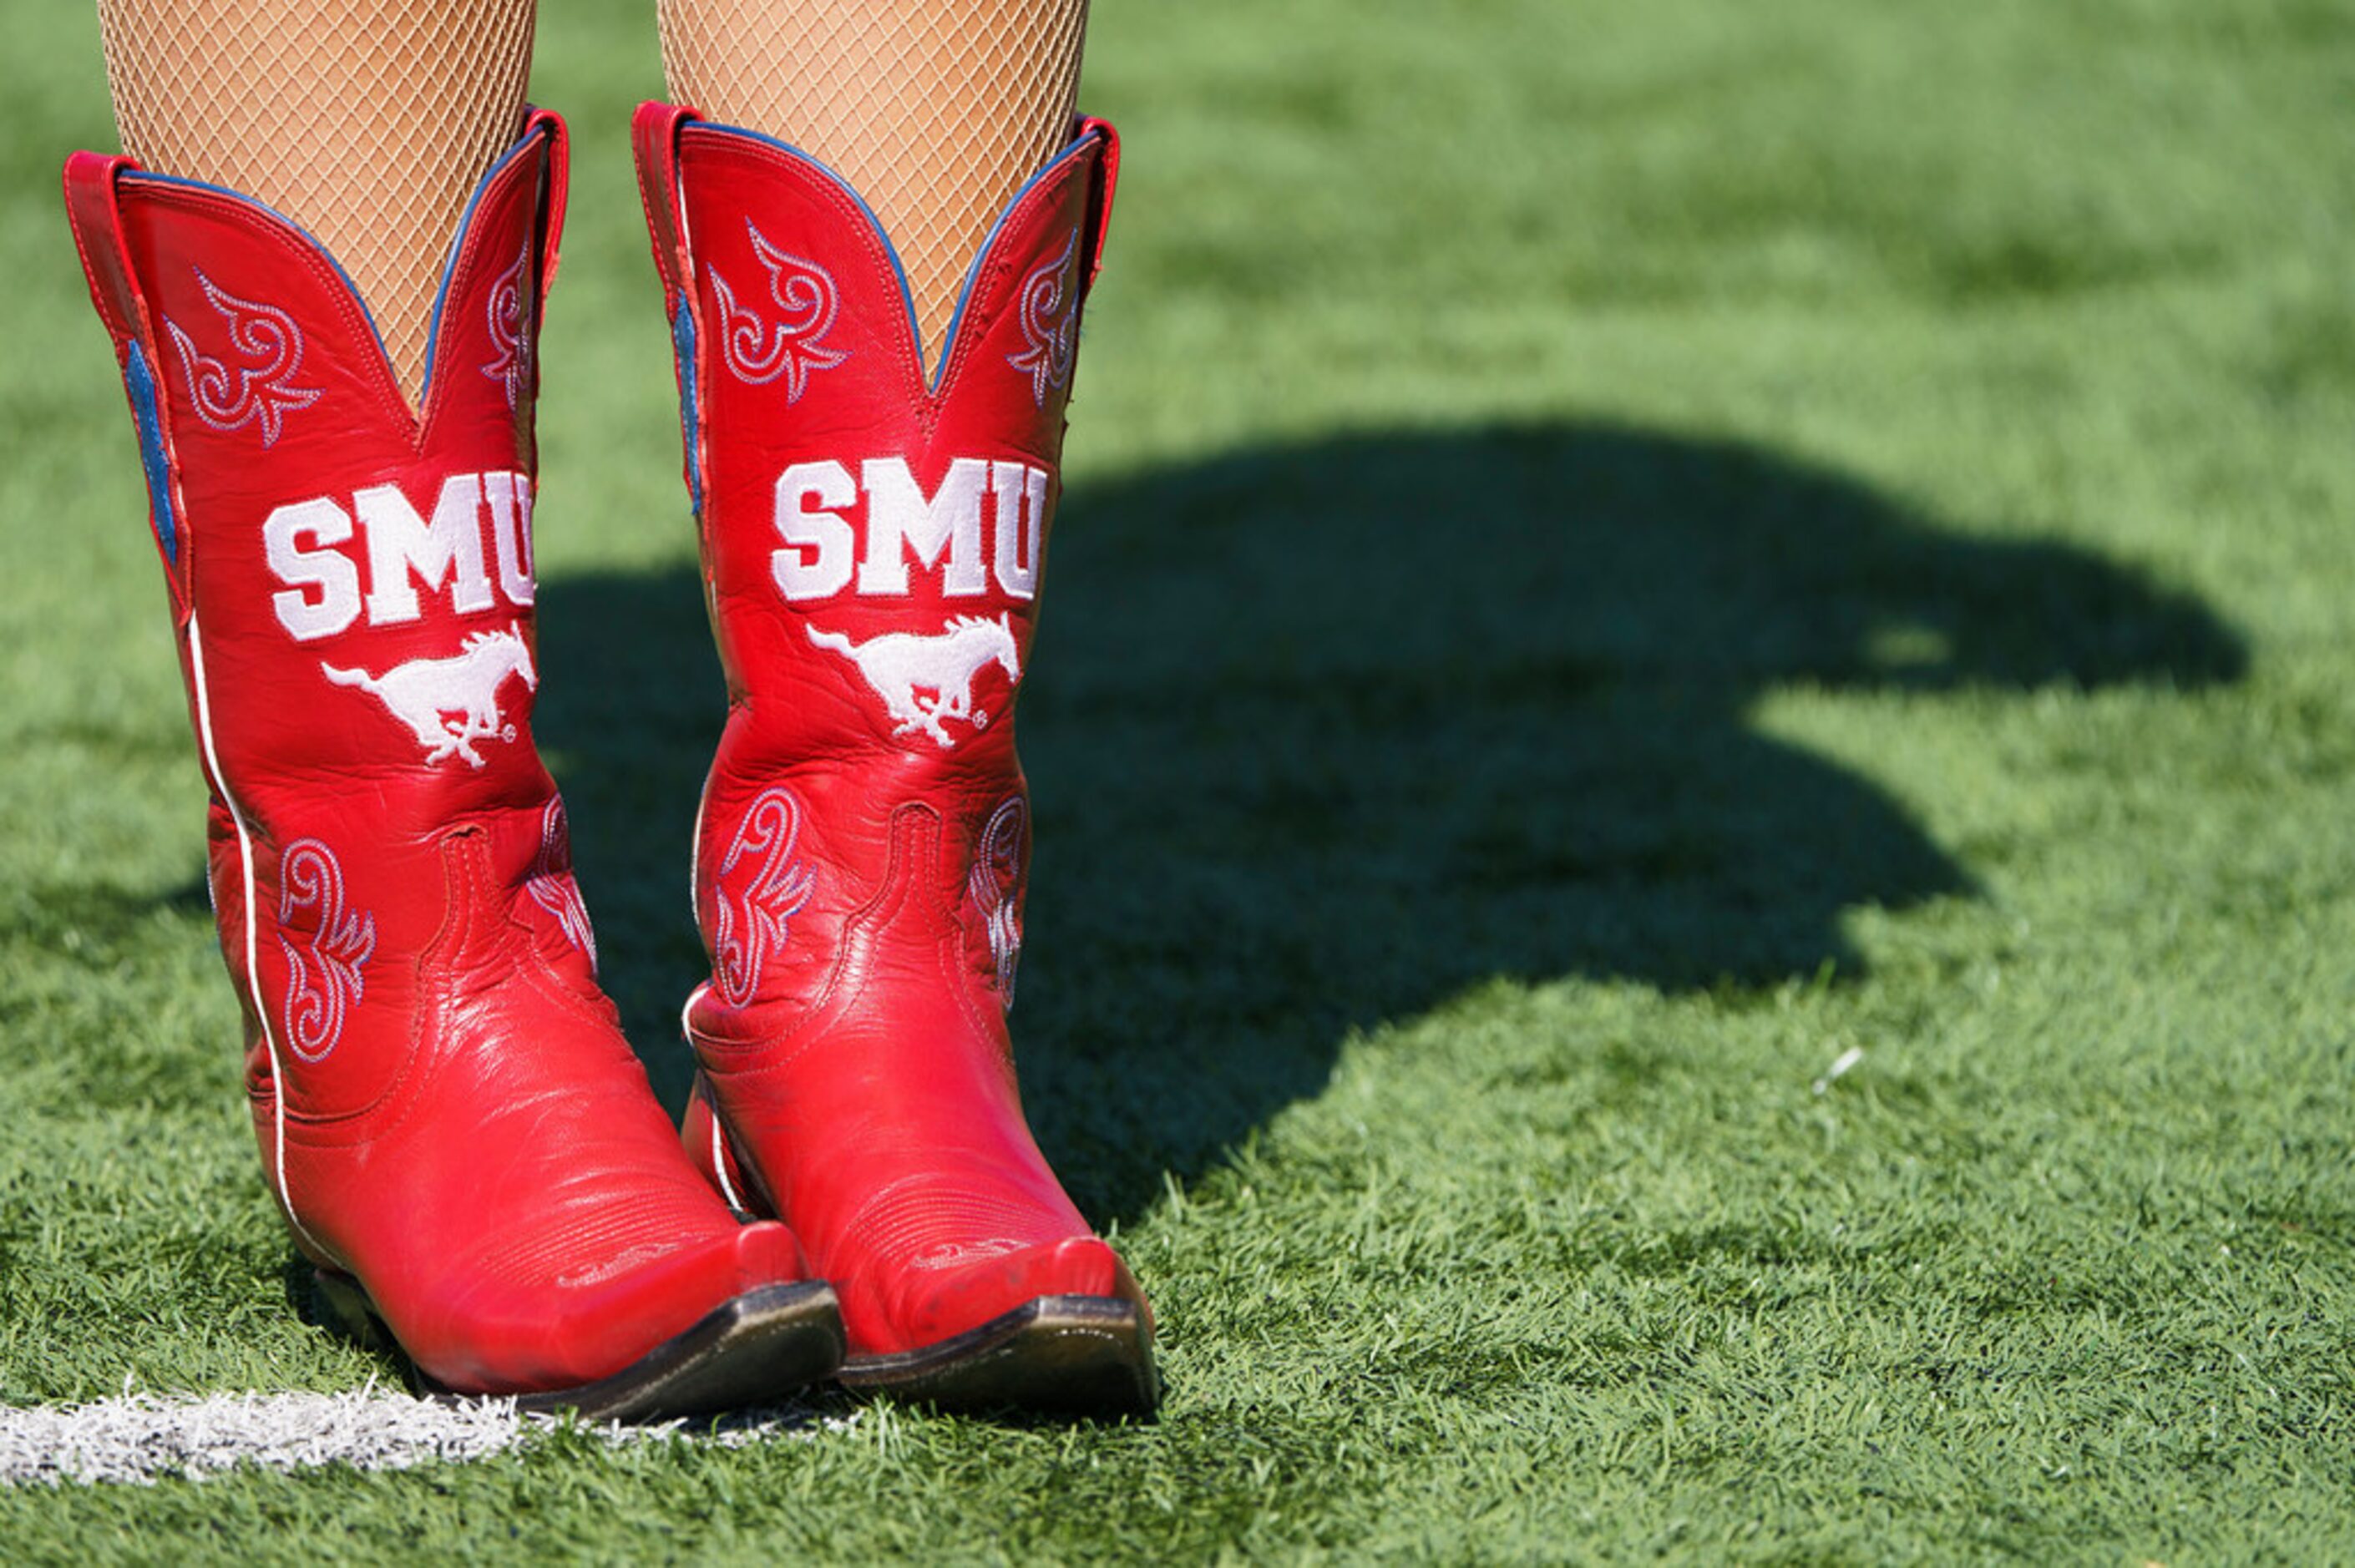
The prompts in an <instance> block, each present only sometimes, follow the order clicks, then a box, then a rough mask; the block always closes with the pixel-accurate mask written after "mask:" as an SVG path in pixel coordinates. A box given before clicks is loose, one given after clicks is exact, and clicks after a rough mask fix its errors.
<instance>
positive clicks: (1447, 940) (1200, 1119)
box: [538, 426, 2246, 1223]
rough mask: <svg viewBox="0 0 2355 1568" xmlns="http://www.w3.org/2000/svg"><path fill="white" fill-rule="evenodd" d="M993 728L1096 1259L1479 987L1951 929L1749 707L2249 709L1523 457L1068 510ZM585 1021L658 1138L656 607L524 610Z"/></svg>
mask: <svg viewBox="0 0 2355 1568" xmlns="http://www.w3.org/2000/svg"><path fill="white" fill-rule="evenodd" d="M1051 581H1052V587H1051V588H1050V592H1049V594H1048V597H1047V600H1046V606H1047V608H1046V614H1045V619H1044V620H1043V622H1042V627H1041V631H1040V639H1039V645H1038V652H1037V654H1036V656H1035V658H1034V665H1035V673H1034V674H1033V675H1032V676H1031V678H1030V679H1029V681H1028V683H1027V686H1026V693H1025V696H1024V701H1023V713H1022V725H1023V746H1024V758H1025V761H1026V763H1027V765H1028V771H1029V775H1030V780H1031V787H1032V792H1033V795H1034V804H1035V810H1036V821H1037V839H1038V845H1037V851H1036V856H1035V859H1034V862H1033V867H1032V871H1033V875H1032V891H1031V895H1030V904H1029V917H1028V933H1027V943H1026V949H1027V950H1026V957H1025V963H1024V969H1023V974H1022V986H1021V1000H1020V1004H1019V1005H1018V1007H1017V1009H1016V1012H1015V1023H1016V1037H1017V1042H1018V1047H1019V1049H1020V1052H1021V1054H1022V1059H1023V1071H1024V1081H1025V1088H1026V1096H1025V1097H1026V1100H1027V1101H1028V1104H1029V1106H1030V1107H1031V1110H1032V1115H1033V1118H1034V1120H1035V1123H1036V1125H1037V1127H1038V1130H1039V1137H1040V1139H1041V1141H1042V1142H1043V1143H1044V1144H1045V1145H1046V1147H1047V1150H1048V1152H1049V1154H1050V1156H1051V1157H1053V1158H1054V1159H1055V1160H1056V1162H1057V1164H1058V1168H1059V1169H1060V1170H1061V1171H1063V1172H1064V1173H1065V1175H1066V1177H1067V1179H1068V1180H1069V1181H1071V1185H1072V1189H1073V1192H1074V1195H1075V1196H1076V1197H1078V1198H1079V1200H1080V1202H1081V1203H1082V1207H1083V1208H1085V1209H1086V1210H1087V1211H1088V1213H1090V1214H1091V1215H1092V1217H1094V1218H1095V1219H1097V1220H1098V1221H1099V1222H1100V1223H1101V1222H1103V1221H1104V1220H1107V1219H1111V1218H1114V1217H1119V1218H1123V1219H1126V1218H1129V1217H1131V1216H1133V1215H1135V1213H1138V1212H1140V1211H1141V1210H1142V1208H1143V1207H1144V1206H1145V1205H1146V1203H1147V1202H1150V1201H1151V1198H1152V1196H1153V1194H1154V1192H1156V1190H1157V1188H1158V1184H1159V1179H1160V1172H1161V1171H1163V1170H1165V1169H1167V1170H1169V1171H1175V1172H1176V1173H1177V1175H1178V1176H1179V1177H1180V1178H1181V1179H1190V1178H1191V1177H1193V1176H1194V1175H1196V1174H1198V1173H1199V1171H1202V1170H1203V1169H1204V1168H1205V1167H1206V1166H1207V1165H1208V1164H1209V1162H1211V1161H1212V1160H1216V1159H1217V1158H1218V1157H1219V1156H1220V1151H1221V1150H1224V1149H1225V1148H1226V1147H1227V1146H1229V1145H1230V1144H1231V1143H1232V1142H1233V1141H1234V1140H1236V1139H1239V1138H1241V1136H1243V1135H1244V1134H1245V1133H1246V1132H1248V1131H1249V1130H1250V1129H1251V1128H1254V1127H1256V1126H1258V1125H1259V1124H1261V1123H1262V1122H1263V1121H1264V1120H1265V1119H1266V1118H1268V1117H1269V1116H1271V1115H1272V1114H1273V1113H1274V1112H1275V1111H1276V1110H1277V1109H1279V1108H1281V1107H1283V1106H1284V1105H1285V1104H1287V1103H1288V1102H1290V1101H1292V1100H1294V1099H1295V1098H1298V1097H1303V1096H1306V1095H1313V1094H1315V1093H1316V1092H1317V1091H1318V1090H1319V1089H1320V1088H1321V1087H1322V1086H1323V1084H1324V1082H1325V1080H1326V1078H1327V1075H1328V1073H1329V1071H1330V1067H1331V1061H1332V1054H1333V1052H1334V1049H1335V1047H1336V1044H1337V1042H1338V1040H1339V1039H1340V1038H1341V1036H1342V1035H1343V1033H1345V1032H1346V1030H1347V1029H1348V1026H1350V1025H1352V1024H1359V1023H1370V1022H1375V1021H1377V1020H1380V1019H1382V1018H1386V1017H1391V1016H1397V1015H1401V1014H1406V1013H1412V1012H1420V1011H1423V1010H1424V1009H1426V1008H1428V1007H1431V1006H1433V1005H1434V1004H1436V1003H1438V1002H1440V1001H1444V999H1446V998H1447V997H1449V996H1452V995H1454V994H1455V993H1457V992H1459V991H1462V990H1464V989H1465V987H1466V986H1467V985H1470V984H1472V983H1475V982H1476V981H1478V980H1484V979H1487V978H1490V977H1495V976H1512V977H1520V978H1527V979H1532V980H1542V979H1550V978H1553V977H1558V976H1561V975H1566V974H1573V973H1576V974H1589V975H1600V976H1617V977H1626V978H1631V979H1636V980H1645V981H1648V982H1651V983H1653V984H1656V985H1659V986H1662V987H1665V988H1670V989H1676V988H1689V987H1697V986H1707V985H1713V984H1718V983H1732V984H1736V985H1751V984H1764V983H1771V982H1774V981H1776V980H1782V979H1785V978H1786V977H1791V976H1806V975H1812V974H1814V973H1816V972H1817V971H1818V970H1820V969H1823V968H1824V967H1825V966H1826V965H1827V964H1828V965H1830V966H1833V967H1834V968H1835V969H1838V970H1841V971H1843V972H1853V971H1855V970H1856V969H1858V968H1859V961H1858V958H1857V955H1856V954H1855V953H1853V952H1852V951H1851V950H1850V949H1849V948H1848V946H1847V945H1846V944H1845V943H1844V941H1843V940H1842V938H1841V935H1840V929H1839V916H1840V914H1841V912H1842V911H1843V910H1846V909H1849V908H1851V907H1853V906H1859V905H1881V906H1891V907H1902V906H1907V905H1911V904H1915V903H1918V902H1920V901H1922V900H1923V899H1927V898H1932V897H1935V896H1938V895H1952V894H1968V893H1969V892H1971V891H1972V884H1971V880H1970V878H1969V876H1968V874H1966V872H1965V871H1964V870H1963V869H1962V868H1961V867H1960V866H1958V865H1957V864H1955V862H1954V861H1953V860H1951V859H1950V858H1949V857H1948V856H1947V855H1946V854H1945V853H1943V852H1942V851H1941V850H1940V849H1939V847H1938V846H1937V845H1936V844H1934V842H1931V841H1930V840H1929V839H1928V838H1927V837H1926V836H1925V835H1924V833H1923V831H1922V830H1921V828H1920V827H1919V826H1918V825H1917V824H1916V823H1915V822H1913V821H1912V820H1911V819H1909V818H1908V816H1907V815H1906V813H1905V812H1904V810H1902V808H1901V807H1900V806H1899V805H1898V804H1897V803H1896V802H1894V801H1892V800H1890V799H1889V798H1887V797H1886V796H1885V795H1883V794H1881V792H1880V791H1879V790H1878V789H1875V788H1874V787H1873V786H1872V785H1871V784H1870V783H1869V782H1868V781H1866V780H1865V779H1860V778H1859V777H1857V776H1856V775H1854V774H1852V773H1849V772H1847V771H1845V770H1843V769H1842V768H1838V767H1836V766H1833V765H1831V764H1829V763H1827V762H1826V761H1824V760H1822V759H1820V758H1817V757H1814V756H1810V755H1808V754H1807V753H1805V752H1802V751H1798V750H1795V749H1793V748H1792V747H1789V746H1787V745H1785V744H1782V743H1780V742H1778V741H1776V740H1774V739H1772V738H1770V737H1768V736H1763V735H1760V734H1758V733H1757V732H1756V731H1755V730H1754V729H1753V727H1752V726H1750V725H1749V724H1748V723H1747V722H1746V719H1745V709H1746V706H1747V705H1748V704H1750V703H1751V701H1752V700H1753V698H1755V697H1756V696H1758V695H1759V694H1761V693H1763V692H1764V691H1765V690H1767V689H1769V688H1771V687H1774V686H1776V685H1779V684H1785V683H1811V684H1815V685H1819V686H1824V687H1829V688H1836V689H1837V688H1849V689H1857V690H1887V689H1900V690H1916V691H1931V692H1935V691H1944V690H1953V689H1957V688H1964V687H1979V688H1993V689H2010V690H2025V689H2031V688H2035V687H2039V686H2044V685H2051V684H2063V685H2073V686H2083V687H2093V686H2100V685H2104V684H2108V683H2121V682H2142V683H2160V684H2173V685H2177V686H2182V687H2191V686H2198V685H2202V684H2207V683H2215V682H2220V681H2228V680H2231V679H2233V678H2235V677H2237V676H2238V675H2239V674H2240V673H2241V672H2242V670H2243V666H2244V664H2245V662H2246V650H2245V648H2244V646H2243V643H2242V641H2241V640H2240V639H2239V638H2238V637H2237V636H2236V635H2235V634H2234V633H2233V632H2232V630H2230V629H2229V628H2228V627H2226V626H2225V625H2223V624H2222V622H2221V621H2220V620H2218V619H2217V618H2216V617H2215V616H2214V615H2213V614H2211V612H2210V611H2208V610H2207V609H2204V608H2203V607H2202V606H2200V604H2199V603H2197V602H2196V601H2194V600H2192V599H2189V598H2187V597H2185V596H2183V595H2181V594H2179V593H2175V592H2173V591H2170V590H2169V589H2166V588H2161V587H2159V586H2158V585H2156V584H2154V583H2152V582H2151V581H2149V580H2148V579H2147V578H2146V577H2142V576H2140V575H2139V574H2137V573H2136V572H2134V571H2132V570H2129V569H2126V568H2124V567H2119V566H2117V565H2115V564H2113V563H2109V562H2105V561H2104V560H2101V559H2099V558H2097V557H2095V556H2090V555H2088V554H2086V553H2084V552H2083V551H2081V550H2076V549H2072V548H2069V547H2067V546H2060V545H2053V544H2039V543H1998V542H1990V541H1987V540H1978V539H1968V538H1964V537H1960V536H1957V535H1953V534H1951V533H1945V532H1942V531H1941V530H1940V529H1939V528H1938V527H1937V525H1936V524H1934V521H1933V520H1931V519H1928V518H1924V517H1921V516H1917V515H1913V514H1909V513H1907V512H1906V511H1905V510H1903V509H1902V508H1901V507H1899V506H1897V505H1896V504H1894V503H1891V502H1890V501H1888V500H1886V499H1884V498H1882V497H1881V496H1878V495H1876V494H1874V493H1872V492H1871V491H1870V490H1868V489H1866V488H1864V487H1862V486H1860V485H1859V484H1857V483H1855V482H1851V481H1849V480H1845V479H1842V478H1840V477H1838V476H1837V475H1833V474H1829V473H1826V472H1822V471H1814V470H1810V469H1806V468H1803V467H1798V466H1796V465H1794V464H1792V463H1790V462H1788V461H1784V460H1782V459H1779V458H1776V457H1774V456H1773V455H1771V454H1768V453H1765V452H1763V451H1759V450H1753V449H1749V448H1744V447H1739V446H1732V445H1721V444H1711V443H1704V442H1694V441H1688V440H1676V439H1672V438H1668V437H1664V436H1658V435H1653V434H1646V433H1644V432H1640V431H1635V430H1626V429H1606V428H1589V427H1581V426H1533V427H1528V428H1518V429H1485V430H1474V431H1469V432H1465V433H1456V434H1428V433H1415V434H1398V435H1389V436H1367V437H1359V438H1354V439H1350V440H1337V441H1331V442H1326V443H1321V444H1317V445H1311V446H1305V447H1298V448H1287V449H1278V450H1260V451H1250V452H1244V453H1241V454H1235V455H1230V456H1226V457H1221V458H1219V459H1216V460H1214V461H1209V462H1205V463H1202V464H1199V465H1197V466H1192V467H1186V468H1179V469H1171V470H1165V471H1155V472H1148V473H1145V474H1141V475H1137V476H1134V477H1131V478H1128V479H1124V480H1123V481H1120V482H1115V483H1111V484H1104V485H1097V486H1092V487H1083V488H1080V489H1076V490H1074V491H1073V492H1071V493H1070V494H1069V495H1068V496H1067V497H1066V498H1065V501H1064V504H1063V509H1062V513H1061V516H1060V521H1059V523H1058V525H1057V534H1056V538H1055V542H1054V547H1053V566H1052V576H1051ZM542 609H543V614H542V617H541V625H542V628H543V633H542V636H543V643H542V660H543V668H544V669H545V670H546V671H547V672H548V673H549V680H548V682H547V684H546V686H545V687H544V689H543V690H542V692H541V694H540V706H539V712H540V718H539V721H538V730H539V734H540V735H541V736H542V738H543V740H544V741H545V742H546V743H547V744H548V745H549V747H550V748H551V750H552V751H553V752H554V753H556V754H557V755H558V756H559V759H560V760H561V761H563V762H565V763H567V764H569V765H567V766H563V767H561V768H560V772H561V775H562V778H563V780H564V784H565V788H566V791H567V796H568V799H569V800H570V803H571V811H572V820H573V822H574V824H575V831H576V834H577V839H578V843H577V853H578V858H579V863H580V864H581V874H582V878H583V881H584V883H585V884H586V885H587V887H588V890H589V897H590V904H591V909H592V910H594V911H595V912H596V914H597V915H598V917H599V924H600V929H601V931H602V932H605V933H607V937H606V940H605V943H604V948H603V950H604V952H605V953H606V955H607V966H608V967H607V975H606V978H607V981H608V983H609V985H610V986H611V987H612V989H613V992H614V994H615V996H616V999H617V1000H618V1001H620V1002H621V1004H622V1007H623V1013H624V1015H625V1017H626V1019H627V1020H628V1022H629V1024H630V1026H631V1031H632V1034H633V1037H634V1039H635V1040H636V1041H637V1042H638V1044H639V1046H640V1048H641V1050H645V1051H647V1052H648V1054H649V1055H650V1057H652V1059H653V1063H654V1065H655V1077H656V1082H657V1084H658V1085H659V1086H661V1087H662V1088H663V1090H664V1091H665V1093H666V1096H667V1097H669V1099H670V1101H671V1103H672V1105H673V1106H674V1107H676V1106H677V1102H678V1100H679V1098H680V1097H682V1096H683V1092H684V1087H685V1079H686V1064H685V1056H684V1053H683V1048H682V1047H681V1046H679V1044H677V1035H676V1024H675V1022H673V1021H674V1020H675V1019H676V1016H677V1005H678V1001H679V1000H680V998H681V997H683V996H684V995H685V993H686V991H687V988H688V987H689V986H690V985H691V984H693V982H694V981H695V980H697V979H698V977H699V975H700V974H701V972H702V969H703V959H702V952H701V948H700V947H699V945H698V941H697V938H696V936H695V932H694V928H693V925H692V919H691V916H690V915H689V912H688V909H687V891H686V889H687V843H688V837H689V833H690V832H691V828H692V821H693V813H694V809H695V800H696V795H697V791H698V789H699V787H700V785H701V781H702V774H703V770H704V767H705V765H706V763H707V761H708V759H709V756H710V752H711V745H712V742H713V739H714V737H715V736H716V734H717V728H718V722H719V691H720V686H719V674H718V671H717V667H716V665H715V663H714V662H713V660H712V657H711V654H710V652H709V639H708V636H707V633H706V630H705V625H704V616H703V608H702V603H701V599H700V591H699V587H698V582H697V579H696V577H695V576H694V574H693V573H691V572H689V571H687V570H684V569H680V570H677V571H674V572H671V573H667V574H658V575H655V576H651V577H647V576H627V577H624V576H610V577H597V576H591V577H570V578H563V579H559V580H556V581H551V582H549V584H548V585H547V586H546V588H545V590H544V598H543V606H542Z"/></svg>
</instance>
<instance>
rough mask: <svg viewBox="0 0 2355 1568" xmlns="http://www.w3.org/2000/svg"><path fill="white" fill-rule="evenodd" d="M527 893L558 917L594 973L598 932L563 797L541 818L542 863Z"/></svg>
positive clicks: (526, 886) (560, 926) (526, 887)
mask: <svg viewBox="0 0 2355 1568" xmlns="http://www.w3.org/2000/svg"><path fill="white" fill-rule="evenodd" d="M523 890H524V891H525V892H526V893H527V894H529V895H531V901H532V902H533V903H534V904H537V905H538V906H540V907H541V908H542V909H545V910H547V911H548V912H549V914H550V915H552V916H555V917H556V924H557V927H558V929H559V930H561V931H562V932H563V933H564V939H565V940H566V941H568V942H570V943H571V944H572V945H573V946H574V947H575V948H579V949H580V950H581V953H583V954H584V955H586V956H587V958H588V959H589V969H590V972H591V973H592V974H593V973H594V972H596V969H597V933H596V932H595V931H594V930H592V929H591V927H590V925H589V906H588V905H587V904H586V903H584V902H583V901H582V899H581V884H580V883H579V882H578V881H576V880H574V878H573V875H572V829H571V826H570V823H569V822H567V821H565V816H564V799H563V797H562V796H560V795H559V796H558V797H556V798H554V799H552V800H549V802H548V810H547V811H546V812H545V813H543V814H542V815H541V817H540V819H539V860H538V863H537V864H535V865H534V866H533V868H532V874H531V877H530V879H529V880H528V881H527V882H526V883H525V884H524V885H523Z"/></svg>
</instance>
